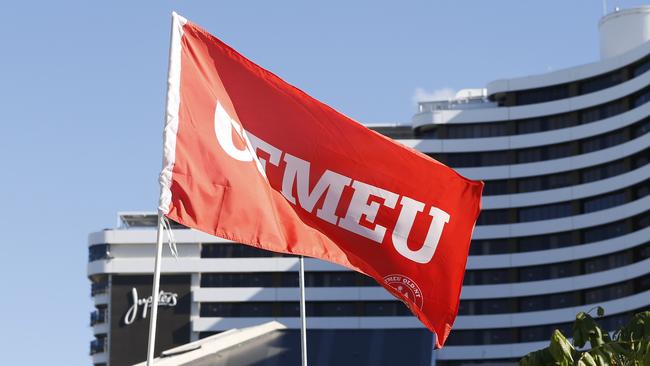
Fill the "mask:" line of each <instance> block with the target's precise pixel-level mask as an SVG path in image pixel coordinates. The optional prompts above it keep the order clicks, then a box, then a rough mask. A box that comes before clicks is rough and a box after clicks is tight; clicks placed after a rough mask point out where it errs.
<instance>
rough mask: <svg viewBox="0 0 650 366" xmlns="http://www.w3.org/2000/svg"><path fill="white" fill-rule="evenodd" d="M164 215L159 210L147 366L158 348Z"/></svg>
mask: <svg viewBox="0 0 650 366" xmlns="http://www.w3.org/2000/svg"><path fill="white" fill-rule="evenodd" d="M163 231H164V229H163V213H162V212H160V210H158V234H157V235H156V261H155V263H154V271H153V289H152V291H151V300H152V303H151V319H150V321H149V344H148V345H147V366H151V365H152V364H153V359H154V357H155V355H154V348H155V347H156V323H157V320H158V300H159V297H160V296H159V292H160V265H161V262H162V247H163Z"/></svg>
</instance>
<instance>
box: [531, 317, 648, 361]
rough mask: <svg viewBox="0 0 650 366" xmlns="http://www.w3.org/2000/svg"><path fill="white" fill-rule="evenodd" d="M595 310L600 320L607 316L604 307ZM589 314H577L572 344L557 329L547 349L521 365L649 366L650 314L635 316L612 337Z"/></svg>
mask: <svg viewBox="0 0 650 366" xmlns="http://www.w3.org/2000/svg"><path fill="white" fill-rule="evenodd" d="M592 310H593V309H592ZM596 310H597V315H598V317H602V316H603V315H605V311H604V310H603V308H601V307H597V308H596ZM589 312H591V310H590V311H589ZM589 312H586V313H585V312H580V313H578V315H576V320H575V322H574V323H573V343H571V342H569V340H567V339H566V337H565V336H564V335H563V334H562V332H560V331H559V330H555V331H554V332H553V335H552V336H551V343H550V344H549V346H548V347H546V348H544V349H541V350H539V351H534V352H531V353H529V354H527V355H526V356H525V357H524V358H522V359H521V361H519V365H520V366H549V365H552V366H650V311H644V312H640V313H637V314H635V315H634V316H633V317H632V319H631V320H630V322H629V323H628V324H627V325H625V326H624V327H623V328H621V329H619V330H617V331H615V332H613V333H612V335H611V336H610V334H609V333H608V332H607V331H604V330H603V329H601V328H600V327H599V326H598V324H597V323H596V321H595V320H594V318H592V317H591V315H589ZM587 344H588V345H589V347H587Z"/></svg>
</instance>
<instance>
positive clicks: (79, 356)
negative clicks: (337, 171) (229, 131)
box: [0, 0, 643, 365]
mask: <svg viewBox="0 0 650 366" xmlns="http://www.w3.org/2000/svg"><path fill="white" fill-rule="evenodd" d="M642 3H643V2H642V1H623V0H621V1H613V0H610V1H609V6H610V8H612V7H614V6H621V7H631V6H634V5H639V4H642ZM602 7H603V4H602V1H601V0H590V1H587V0H573V1H559V0H546V1H521V0H518V1H515V0H512V1H478V0H475V1H467V0H453V1H452V0H447V1H410V2H400V1H363V0H362V1H339V0H330V1H327V2H320V3H318V4H315V2H304V1H303V2H299V1H280V0H278V1H258V2H254V1H228V2H226V1H183V2H180V1H177V2H175V1H156V2H153V1H151V2H145V1H137V2H135V1H104V2H89V1H41V2H33V1H14V2H11V3H9V4H3V17H2V20H1V21H0V45H1V47H2V52H1V53H0V86H2V88H0V107H1V108H0V111H1V113H2V117H1V118H0V126H1V129H2V132H1V135H0V136H1V141H2V142H1V143H0V154H1V156H2V157H3V160H2V165H3V169H2V175H1V179H0V192H2V206H1V207H2V209H0V240H2V248H1V249H0V263H1V265H0V289H2V291H3V294H2V298H0V329H2V331H1V332H0V350H2V363H3V364H18V363H25V362H24V360H25V357H26V358H27V360H29V361H27V363H29V364H61V365H63V364H65V365H88V364H90V363H91V360H90V358H89V357H88V348H89V346H88V342H89V341H90V340H91V338H92V331H91V329H90V327H89V325H88V322H89V312H90V311H91V310H92V304H91V299H90V284H89V282H88V280H87V278H86V274H85V271H86V260H87V248H86V246H87V244H86V241H87V235H88V233H89V232H92V231H97V230H101V229H102V228H106V227H112V226H114V225H115V219H116V212H118V211H125V210H153V209H154V208H155V207H156V202H157V195H158V185H157V176H158V171H159V169H160V165H161V131H162V123H163V110H164V105H163V103H164V93H165V82H166V70H167V53H168V42H169V23H170V13H171V11H172V10H176V11H178V12H179V13H180V14H182V15H184V16H185V17H187V18H188V19H190V20H192V21H194V22H195V23H198V24H200V25H202V26H203V27H204V28H206V29H207V30H208V31H210V32H211V33H213V34H215V35H216V36H218V37H219V38H221V39H222V40H224V41H225V42H227V43H229V44H230V45H231V46H233V47H235V48H236V49H238V50H239V51H240V52H241V53H243V54H244V55H245V56H247V57H249V58H251V59H252V60H253V61H255V62H256V63H258V64H260V65H262V66H263V67H266V68H268V69H270V70H271V71H273V72H275V73H276V74H278V75H280V76H281V77H283V78H285V80H287V81H289V82H290V83H292V84H294V85H296V86H298V87H299V88H301V89H303V90H305V91H307V92H308V93H310V94H311V95H313V96H314V97H316V98H318V99H320V100H321V101H323V102H325V103H327V104H329V105H331V106H333V107H334V108H336V109H338V110H339V111H341V112H343V113H345V114H346V115H349V116H351V117H353V118H355V119H357V120H359V121H361V122H365V123H376V122H408V121H409V120H410V117H411V116H412V114H413V113H414V112H415V104H414V101H413V100H414V97H415V96H416V95H432V94H436V93H439V92H440V91H441V90H443V91H444V89H451V90H458V89H461V88H466V87H483V86H484V85H485V84H486V83H487V82H489V81H491V80H494V79H499V78H507V77H514V76H522V75H528V74H532V73H543V72H546V71H549V70H557V69H561V68H564V67H569V66H574V65H578V64H582V63H587V62H591V61H595V60H597V59H598V53H599V51H598V31H597V22H598V19H599V18H600V16H602V11H603V8H602ZM18 360H23V362H19V361H18Z"/></svg>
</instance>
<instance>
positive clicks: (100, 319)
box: [90, 308, 108, 327]
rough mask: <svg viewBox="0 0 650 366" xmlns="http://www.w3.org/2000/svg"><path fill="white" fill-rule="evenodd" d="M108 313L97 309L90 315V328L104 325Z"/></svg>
mask: <svg viewBox="0 0 650 366" xmlns="http://www.w3.org/2000/svg"><path fill="white" fill-rule="evenodd" d="M107 313H108V312H107V311H106V309H105V308H103V309H97V310H95V311H93V312H92V313H90V326H91V327H92V326H94V325H96V324H104V323H106V320H107V319H108V314H107Z"/></svg>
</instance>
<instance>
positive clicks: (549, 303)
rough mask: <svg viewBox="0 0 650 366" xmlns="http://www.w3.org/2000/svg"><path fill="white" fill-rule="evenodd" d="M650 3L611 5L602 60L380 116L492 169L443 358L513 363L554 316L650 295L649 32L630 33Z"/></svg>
mask: <svg viewBox="0 0 650 366" xmlns="http://www.w3.org/2000/svg"><path fill="white" fill-rule="evenodd" d="M649 15H650V8H637V9H630V10H623V11H618V12H616V13H612V14H610V15H607V16H605V17H604V18H603V19H602V20H601V22H600V31H601V37H602V38H603V41H602V42H601V45H602V47H603V48H604V49H603V50H602V55H603V58H602V59H601V60H600V61H598V62H595V63H592V64H587V65H583V66H578V67H573V68H570V69H565V70H560V71H556V72H551V73H547V74H542V75H536V76H530V77H523V78H516V79H508V80H498V81H495V82H492V83H490V84H488V85H487V88H486V89H483V90H480V89H479V90H478V92H477V90H469V91H463V92H461V93H459V95H458V96H457V97H456V98H455V99H453V100H449V101H433V102H422V103H420V104H419V112H418V113H417V114H416V115H415V116H414V117H413V121H412V126H408V127H407V126H401V127H375V129H376V130H378V131H379V132H381V133H384V134H387V135H389V136H393V137H395V138H397V139H398V140H399V141H401V142H402V143H404V144H406V145H408V146H411V147H414V148H416V149H418V150H420V151H422V152H424V153H426V154H428V155H430V156H432V157H434V158H435V159H437V160H439V161H441V162H444V163H446V164H447V165H449V166H451V167H454V168H457V170H458V171H459V172H460V173H461V174H463V175H465V176H467V177H469V178H473V179H481V180H484V181H485V190H484V197H483V211H482V213H481V216H480V218H479V221H478V223H477V227H476V229H475V231H474V236H473V241H472V244H471V249H470V258H469V261H468V266H467V272H466V275H465V282H464V288H463V292H462V297H461V306H460V313H459V317H458V319H457V321H456V324H455V327H454V331H453V332H452V333H451V335H450V337H449V340H448V342H447V345H446V347H445V348H444V349H442V350H441V351H438V352H436V358H437V362H438V365H450V366H451V365H473V364H486V363H491V364H508V363H511V362H515V361H517V360H518V359H519V358H520V357H521V356H523V355H524V354H526V353H528V352H530V351H531V350H535V349H539V348H542V347H544V346H545V345H547V344H548V340H549V338H550V335H551V333H552V331H553V329H556V328H558V329H561V330H562V331H563V332H564V333H565V334H567V335H569V336H570V335H571V324H572V321H573V319H574V317H575V314H576V313H577V312H578V311H586V310H588V309H590V308H592V307H594V306H596V305H600V306H603V307H604V308H605V310H606V316H605V317H604V318H603V319H602V320H601V324H602V325H604V326H605V327H607V328H616V327H618V326H619V325H621V324H623V323H624V322H626V321H627V318H628V317H629V316H630V314H632V313H634V312H637V311H639V310H642V309H647V308H648V306H649V305H650V195H649V193H650V103H648V102H649V101H650V72H648V70H650V42H648V39H649V37H648V35H650V32H646V33H644V32H641V31H639V32H636V33H634V34H633V36H629V37H626V35H627V34H628V33H629V32H630V29H635V30H644V29H646V28H648V27H650V16H649ZM649 29H650V28H649ZM617 37H618V38H619V39H617ZM631 40H633V41H635V43H633V44H631V43H630V41H631Z"/></svg>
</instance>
